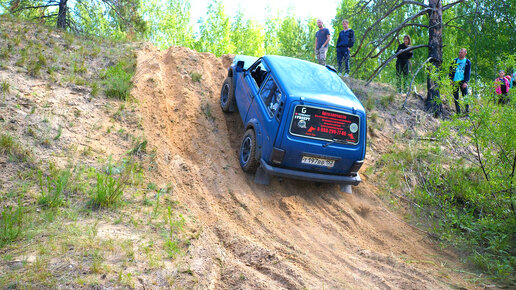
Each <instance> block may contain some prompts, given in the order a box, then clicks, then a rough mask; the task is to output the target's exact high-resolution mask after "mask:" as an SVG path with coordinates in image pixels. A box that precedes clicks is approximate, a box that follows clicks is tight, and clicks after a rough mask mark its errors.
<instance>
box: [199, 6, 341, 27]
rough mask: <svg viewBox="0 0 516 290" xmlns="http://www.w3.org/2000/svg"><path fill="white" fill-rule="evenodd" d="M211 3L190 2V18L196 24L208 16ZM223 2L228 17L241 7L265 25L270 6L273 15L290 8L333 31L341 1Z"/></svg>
mask: <svg viewBox="0 0 516 290" xmlns="http://www.w3.org/2000/svg"><path fill="white" fill-rule="evenodd" d="M209 2H210V1H208V0H190V5H191V10H190V13H191V15H190V17H191V19H192V20H193V21H194V22H196V21H197V20H198V19H199V18H201V17H203V16H204V15H206V10H207V6H208V3H209ZM222 2H223V3H224V9H225V12H226V15H228V16H229V17H232V16H234V15H235V14H236V11H237V10H238V7H239V6H241V7H242V9H243V11H244V12H245V15H246V16H247V17H248V18H250V19H254V20H257V21H259V22H261V23H263V22H264V21H265V19H266V18H267V16H268V15H267V14H266V8H267V7H268V6H269V7H270V8H271V11H273V13H278V14H279V15H283V14H284V13H285V12H286V10H287V9H288V8H289V7H293V9H294V15H295V16H296V17H297V18H301V19H306V18H308V17H315V18H318V19H319V18H320V19H321V20H322V21H323V22H324V26H326V27H328V28H330V29H331V20H332V19H333V18H334V17H335V12H336V11H337V6H338V4H339V3H340V2H341V0H313V1H307V0H298V1H294V0H222ZM272 16H274V15H272ZM193 24H196V23H193Z"/></svg>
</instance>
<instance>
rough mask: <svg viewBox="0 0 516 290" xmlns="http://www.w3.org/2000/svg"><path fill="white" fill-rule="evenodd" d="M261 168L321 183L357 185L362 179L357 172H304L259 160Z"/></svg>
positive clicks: (278, 174) (282, 175)
mask: <svg viewBox="0 0 516 290" xmlns="http://www.w3.org/2000/svg"><path fill="white" fill-rule="evenodd" d="M260 163H261V166H262V169H263V170H264V171H265V172H266V173H267V174H269V175H274V176H280V177H287V178H293V179H301V180H307V181H315V182H323V183H338V184H349V185H358V184H359V183H360V182H361V181H362V179H361V178H360V175H359V174H358V173H357V174H356V175H355V176H351V175H331V174H322V173H314V172H306V171H299V170H292V169H286V168H280V167H274V166H271V165H269V164H267V162H265V160H263V159H261V160H260Z"/></svg>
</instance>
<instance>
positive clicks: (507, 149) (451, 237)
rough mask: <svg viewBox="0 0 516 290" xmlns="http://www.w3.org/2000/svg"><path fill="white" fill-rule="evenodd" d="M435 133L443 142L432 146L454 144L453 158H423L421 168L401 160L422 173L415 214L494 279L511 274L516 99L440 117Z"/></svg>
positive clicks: (515, 226)
mask: <svg viewBox="0 0 516 290" xmlns="http://www.w3.org/2000/svg"><path fill="white" fill-rule="evenodd" d="M486 99H490V98H486ZM436 136H437V137H438V138H439V139H440V140H443V141H444V140H446V142H445V143H443V144H439V143H438V144H436V145H435V146H436V147H440V146H442V145H444V144H446V143H448V144H453V148H449V149H451V150H453V151H454V152H455V153H456V154H458V158H457V159H455V160H450V159H449V156H442V157H441V158H438V159H435V160H431V159H426V160H425V161H426V163H428V164H426V165H425V166H424V167H425V168H421V167H420V166H421V164H424V163H421V162H418V163H419V165H416V164H410V163H409V162H408V161H402V162H403V164H405V165H408V166H409V167H411V168H410V169H408V170H416V171H418V172H419V173H420V174H421V176H422V177H423V178H422V180H419V181H418V186H417V188H416V190H415V191H413V193H412V194H411V196H410V197H411V198H412V200H414V201H415V202H416V203H417V204H418V205H419V206H420V208H418V209H417V211H418V214H419V216H420V217H421V218H422V219H427V220H430V221H431V223H432V225H431V227H432V230H433V231H434V232H436V233H438V234H439V235H440V236H441V238H442V240H444V241H447V242H449V243H451V244H452V245H455V246H456V247H457V248H459V249H461V250H463V251H465V252H466V253H467V254H468V255H469V259H470V261H472V262H473V263H474V264H475V265H477V266H478V267H480V268H481V269H482V270H484V271H486V272H487V273H489V274H491V275H493V277H494V278H496V279H499V280H500V281H505V282H507V281H509V280H511V279H514V278H515V277H514V273H515V270H516V252H515V251H514V237H515V236H516V195H515V193H516V187H515V185H516V178H515V171H516V138H515V137H514V136H516V101H514V100H513V102H512V103H511V104H508V105H505V106H500V105H495V104H492V103H489V102H487V101H486V102H480V104H479V105H478V106H475V107H473V110H472V111H471V113H470V114H469V117H468V118H456V119H454V120H452V121H448V122H443V126H442V127H441V128H440V130H439V132H438V133H437V135H436ZM443 165H445V166H443ZM418 166H419V168H418Z"/></svg>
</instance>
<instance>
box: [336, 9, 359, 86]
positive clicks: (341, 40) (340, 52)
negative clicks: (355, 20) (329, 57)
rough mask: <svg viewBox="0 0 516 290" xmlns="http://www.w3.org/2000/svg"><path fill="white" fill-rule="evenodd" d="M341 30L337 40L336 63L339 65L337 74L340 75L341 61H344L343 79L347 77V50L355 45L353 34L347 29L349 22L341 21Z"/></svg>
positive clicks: (351, 30)
mask: <svg viewBox="0 0 516 290" xmlns="http://www.w3.org/2000/svg"><path fill="white" fill-rule="evenodd" d="M342 28H343V30H342V31H341V32H340V33H339V37H338V38H337V62H338V63H339V73H342V61H343V60H344V69H345V75H344V77H348V76H349V48H351V47H353V45H354V44H355V32H354V31H353V29H350V28H349V21H348V20H347V19H344V20H342Z"/></svg>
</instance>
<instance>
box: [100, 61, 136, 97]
mask: <svg viewBox="0 0 516 290" xmlns="http://www.w3.org/2000/svg"><path fill="white" fill-rule="evenodd" d="M134 70H135V63H134V59H130V60H129V59H126V60H121V61H120V62H119V63H118V64H116V65H114V66H110V67H108V68H107V69H106V71H105V72H104V73H103V74H102V76H101V77H102V79H104V85H105V86H106V91H105V92H106V96H107V97H108V98H115V99H120V100H126V99H127V98H128V97H129V93H130V91H131V88H132V83H131V78H132V77H133V75H134Z"/></svg>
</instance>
